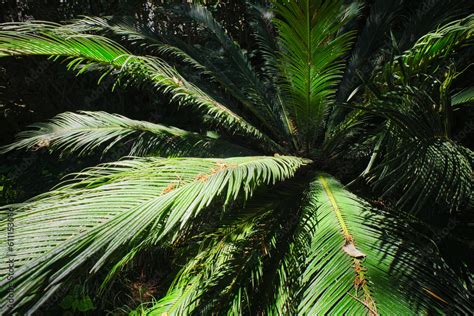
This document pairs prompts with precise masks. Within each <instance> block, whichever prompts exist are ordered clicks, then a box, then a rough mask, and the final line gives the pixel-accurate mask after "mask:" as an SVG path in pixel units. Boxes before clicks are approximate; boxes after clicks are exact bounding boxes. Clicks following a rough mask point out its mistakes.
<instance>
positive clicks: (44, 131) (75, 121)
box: [0, 111, 251, 157]
mask: <svg viewBox="0 0 474 316" xmlns="http://www.w3.org/2000/svg"><path fill="white" fill-rule="evenodd" d="M127 143H129V144H127ZM106 145H107V146H106ZM118 146H121V147H120V148H118V149H117V150H121V151H122V152H123V154H122V155H121V156H126V155H127V154H128V155H132V156H143V155H147V154H154V155H158V156H162V157H163V156H181V157H182V156H190V155H194V156H203V157H209V156H214V157H215V156H220V155H226V154H230V153H232V152H233V153H234V155H235V154H237V153H240V155H241V154H243V153H249V154H250V153H251V151H249V150H245V149H244V148H242V147H239V146H237V145H233V144H230V143H227V142H225V141H221V140H214V139H211V138H208V137H205V136H201V135H199V134H197V133H191V132H188V131H185V130H182V129H179V128H176V127H168V126H164V125H160V124H153V123H149V122H144V121H136V120H131V119H129V118H126V117H124V116H121V115H118V114H109V113H106V112H88V111H82V112H79V113H72V112H65V113H62V114H59V115H57V116H56V117H54V118H52V119H51V120H50V121H49V122H46V123H36V124H33V125H31V126H30V129H29V130H27V131H24V132H20V133H19V134H18V135H17V140H16V141H15V142H14V143H13V144H11V145H7V146H4V147H1V148H0V153H5V152H7V151H11V150H17V149H22V148H26V149H29V150H37V149H40V148H48V149H51V150H52V151H57V152H59V153H60V154H61V155H63V154H64V155H69V154H75V155H78V156H82V155H89V154H92V153H94V152H95V151H97V150H98V149H100V148H103V153H104V154H105V153H106V152H107V151H108V150H110V149H111V148H117V147H118ZM104 147H105V148H104Z"/></svg>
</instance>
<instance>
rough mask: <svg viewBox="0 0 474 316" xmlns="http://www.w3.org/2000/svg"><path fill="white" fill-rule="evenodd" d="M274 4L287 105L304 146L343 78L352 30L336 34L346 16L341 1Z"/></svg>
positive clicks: (317, 130) (314, 135) (317, 128)
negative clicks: (343, 59) (343, 57)
mask: <svg viewBox="0 0 474 316" xmlns="http://www.w3.org/2000/svg"><path fill="white" fill-rule="evenodd" d="M274 3H275V7H276V18H275V20H274V23H275V26H276V29H277V30H278V39H279V43H280V47H281V55H280V69H281V72H282V74H283V77H284V78H285V82H284V85H283V88H284V96H285V97H286V100H285V101H286V102H285V105H286V106H287V107H288V112H289V113H290V114H291V116H292V118H293V119H294V120H295V123H296V128H297V130H298V132H299V134H300V135H301V137H302V139H301V142H302V143H301V144H300V146H302V149H305V150H307V149H308V148H307V147H310V146H312V145H313V144H314V143H315V141H316V139H317V138H318V136H319V134H320V132H321V130H322V127H323V125H324V121H325V116H326V112H327V109H328V105H329V104H330V103H331V101H332V99H333V96H334V93H335V85H336V84H337V83H338V81H339V79H340V78H341V76H342V70H343V67H344V64H343V61H342V60H341V57H342V56H343V54H345V53H346V51H347V50H348V49H349V48H350V43H351V39H352V37H353V36H352V34H353V33H352V32H347V33H342V34H340V33H339V32H340V29H341V27H343V26H344V24H345V23H346V22H347V20H348V19H350V16H349V17H348V16H345V13H347V12H346V11H345V10H344V9H345V8H344V6H343V3H342V1H319V0H299V1H291V2H286V1H275V2H274Z"/></svg>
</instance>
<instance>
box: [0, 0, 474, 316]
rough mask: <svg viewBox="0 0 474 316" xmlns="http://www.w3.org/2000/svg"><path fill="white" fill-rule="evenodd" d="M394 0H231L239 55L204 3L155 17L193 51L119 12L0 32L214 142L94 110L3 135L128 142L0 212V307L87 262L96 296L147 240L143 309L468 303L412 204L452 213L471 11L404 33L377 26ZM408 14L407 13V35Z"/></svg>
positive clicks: (296, 310)
mask: <svg viewBox="0 0 474 316" xmlns="http://www.w3.org/2000/svg"><path fill="white" fill-rule="evenodd" d="M401 3H404V2H403V1H374V2H373V3H372V4H370V5H369V4H367V5H368V6H369V7H368V8H366V7H364V4H363V3H356V2H352V3H349V4H348V3H347V2H346V1H342V0H334V1H324V0H295V1H274V2H271V3H266V4H265V5H264V6H259V5H257V4H256V3H253V2H252V3H250V2H249V3H248V12H247V15H246V18H247V19H248V20H249V21H250V22H249V23H250V25H251V27H252V30H253V32H254V33H253V36H254V38H255V46H256V48H254V49H253V50H252V55H251V56H250V55H249V54H247V52H246V51H245V50H243V49H242V48H241V47H240V46H239V44H238V43H236V42H235V41H234V40H233V39H232V37H231V36H230V35H229V33H227V32H226V30H225V29H224V28H223V26H222V25H221V24H220V23H219V22H218V21H217V20H215V19H214V18H213V16H212V14H211V13H210V11H209V10H208V9H206V7H204V6H194V5H189V6H180V7H172V8H170V10H172V12H173V14H181V15H183V16H186V17H187V18H189V19H190V20H192V21H193V23H195V26H196V27H197V28H198V29H199V30H200V32H201V36H202V37H204V38H206V39H207V40H209V41H210V42H212V43H213V45H209V46H205V45H193V44H192V43H190V42H189V41H187V40H186V39H183V38H180V36H178V35H177V34H178V33H176V32H173V30H169V29H167V27H166V26H162V27H156V28H154V29H147V28H145V27H143V26H142V27H140V26H139V27H135V26H134V25H133V24H131V23H129V22H128V20H126V19H117V18H89V17H87V18H83V19H80V20H76V21H73V22H71V23H69V24H55V23H48V22H38V21H31V22H28V23H7V24H3V25H1V26H0V56H2V57H7V56H33V55H42V56H46V57H48V58H50V59H52V60H55V61H58V62H63V63H65V64H66V67H67V68H68V69H69V70H71V71H73V72H76V73H77V74H78V75H79V74H83V73H85V72H99V73H100V74H101V80H99V83H100V82H101V81H102V79H103V78H104V77H111V78H114V80H115V85H114V88H118V87H126V86H128V85H139V86H141V87H143V89H149V88H151V89H154V90H155V91H156V92H157V97H159V96H164V97H166V98H168V99H169V102H170V105H172V106H179V107H180V109H181V111H182V112H185V111H189V113H192V115H193V116H194V117H195V118H196V119H197V120H199V122H200V124H201V125H202V126H203V129H209V130H214V131H217V135H219V136H218V137H214V136H212V137H211V136H209V135H204V134H201V133H198V132H192V131H187V130H185V129H182V128H178V127H172V126H165V125H162V124H159V122H155V123H152V122H143V121H136V120H132V119H129V118H126V117H123V116H121V115H118V114H109V113H105V112H78V113H70V112H67V113H63V114H60V115H58V116H56V117H54V118H53V119H51V120H50V121H48V122H45V123H38V124H35V125H33V126H31V128H30V129H29V130H27V131H24V132H22V133H20V134H19V135H18V140H17V141H16V142H15V143H13V144H11V145H8V146H5V147H3V150H2V151H3V152H7V151H10V150H14V149H32V150H35V149H39V148H47V149H48V150H50V151H52V152H58V153H60V154H61V155H64V156H66V155H87V154H90V153H93V152H97V151H108V150H111V149H113V148H117V147H120V148H127V149H128V150H129V151H127V152H125V153H124V156H126V157H124V158H123V159H121V160H119V161H117V162H111V163H105V164H100V165H98V166H95V167H91V168H89V169H86V170H83V171H81V172H78V173H76V174H73V175H71V176H70V177H68V178H67V179H66V180H65V181H64V182H62V183H61V184H59V185H57V186H56V187H55V188H53V189H52V190H51V191H49V192H47V193H44V194H42V195H39V196H36V197H34V198H32V199H30V200H28V201H26V202H24V203H19V204H14V205H7V206H4V207H2V208H1V209H0V212H1V213H0V214H1V218H0V225H1V227H2V232H3V233H2V234H3V235H4V236H7V235H8V236H9V237H8V238H6V239H4V238H3V237H2V240H1V245H2V250H1V251H2V255H3V254H5V253H6V254H7V256H6V257H5V258H7V259H6V260H2V261H1V264H0V273H1V275H2V280H1V283H0V285H1V292H0V293H1V297H2V312H3V313H6V312H12V313H14V312H16V313H23V312H25V311H29V312H34V311H36V310H37V309H38V308H40V307H41V306H42V304H44V303H47V302H48V300H49V299H50V298H51V297H52V296H53V295H54V294H55V293H56V292H58V291H60V289H61V288H63V287H64V286H67V285H68V284H70V283H71V282H74V280H75V279H77V277H78V276H80V275H83V274H95V273H96V272H98V271H104V270H105V272H106V274H107V276H106V277H105V278H104V279H103V283H102V287H101V288H100V289H99V290H98V291H97V292H98V294H100V293H101V292H103V291H106V290H107V286H108V284H109V283H110V282H113V280H114V276H116V274H117V273H119V271H120V270H122V269H123V268H124V267H126V266H127V265H128V264H130V263H131V262H133V260H134V259H135V258H136V256H137V255H139V253H140V252H142V251H146V250H147V249H152V248H160V249H167V250H169V251H170V252H171V253H173V260H174V262H175V264H174V267H175V268H176V270H175V275H174V276H173V277H174V281H173V282H172V283H171V285H170V286H169V289H168V291H167V292H166V293H164V295H163V296H162V297H157V298H156V299H155V300H153V301H152V302H150V303H149V304H144V305H143V306H142V307H141V311H142V312H143V313H147V314H152V315H187V314H215V315H221V314H230V315H235V314H245V315H262V314H265V315H267V314H268V315H293V314H301V315H316V314H318V315H325V314H331V315H343V314H347V315H364V314H369V315H378V314H382V315H395V314H396V315H408V314H426V313H435V314H437V313H458V314H462V313H466V314H467V313H469V311H472V308H473V307H472V297H471V296H470V293H469V291H468V290H467V288H468V287H469V286H470V284H468V283H467V281H466V280H465V279H463V278H462V277H461V276H460V275H459V274H457V273H456V271H454V270H453V269H452V268H451V267H450V265H448V264H447V263H446V262H445V261H444V260H443V258H442V256H440V254H439V253H438V252H437V251H436V245H434V246H433V242H432V241H431V240H430V239H429V238H428V237H427V236H425V235H423V234H422V231H424V229H420V227H424V225H425V224H424V223H423V222H421V221H420V220H418V219H417V216H416V215H417V214H418V212H420V210H421V211H424V212H432V214H437V213H451V214H456V213H461V212H463V211H464V210H466V209H467V208H468V207H469V200H470V196H471V183H472V169H471V158H472V152H471V151H470V150H469V149H468V148H466V147H463V146H462V145H461V144H460V142H459V141H458V142H455V141H454V140H452V139H451V138H450V137H451V133H452V128H453V127H452V122H453V114H452V112H453V110H454V109H455V108H459V107H463V106H465V105H466V104H469V103H471V104H472V100H473V93H472V91H473V90H472V88H470V89H469V88H467V89H464V90H462V91H460V89H459V88H457V86H455V85H454V83H455V82H456V78H457V77H458V76H459V75H460V74H461V73H462V72H463V71H465V69H466V65H468V64H469V57H470V54H472V50H471V49H470V47H469V44H470V43H471V42H472V35H473V30H474V15H469V16H466V11H465V10H464V11H462V10H461V11H459V12H458V11H456V12H455V13H453V14H452V15H450V14H446V11H443V12H440V16H438V17H437V16H436V15H435V16H434V17H433V19H435V21H437V24H438V26H436V27H435V28H434V29H433V30H432V31H431V32H430V33H427V34H425V35H423V36H421V37H419V36H418V35H417V36H418V37H416V38H411V39H410V36H407V35H406V34H405V33H404V32H407V30H405V29H403V25H402V26H401V27H400V23H401V22H400V21H399V22H397V24H396V25H397V26H398V29H397V28H394V29H393V30H392V29H391V27H389V25H392V24H390V23H391V19H392V18H391V16H392V15H394V14H395V13H394V12H395V11H396V10H397V9H398V6H399V5H401ZM440 3H441V2H440ZM405 4H406V3H405ZM432 9H433V8H432ZM163 10H164V8H163ZM361 10H364V12H365V16H367V18H366V19H365V22H364V23H365V24H362V25H363V26H362V27H360V26H359V27H357V28H356V25H359V24H360V23H361V22H360V16H364V15H361ZM420 10H421V9H420ZM426 10H428V11H429V8H428V9H426ZM426 10H425V11H423V12H422V13H423V15H426V14H428V13H429V12H428V13H427V12H426ZM433 10H434V9H433ZM436 12H438V11H436ZM467 12H468V11H467ZM414 14H415V15H416V14H419V13H417V12H416V11H415V13H414ZM463 14H464V15H463ZM437 18H438V20H436V19H437ZM416 21H417V20H416V17H411V19H408V22H407V24H408V25H411V27H412V28H413V29H416V27H418V28H417V30H419V29H423V28H422V27H420V26H419V25H417V24H416ZM356 22H357V23H356ZM384 22H386V23H387V25H385V26H384V25H383V24H384ZM430 22H433V20H430ZM420 23H424V22H423V21H422V22H420ZM379 27H385V29H382V31H380V29H379ZM357 30H358V31H357ZM399 39H403V41H402V42H403V45H405V46H406V47H407V48H400V46H399V45H398V43H399V42H400V43H401V41H399ZM366 40H368V41H369V42H366ZM211 47H212V48H211ZM134 52H135V53H134ZM364 59H366V62H361V60H364ZM362 66H364V67H362ZM358 67H360V68H361V69H360V71H359V69H358ZM214 135H216V133H214ZM331 174H333V175H339V176H341V177H343V179H342V180H343V183H344V184H346V185H347V184H348V182H351V183H350V186H351V189H352V190H353V191H354V192H358V194H357V195H356V194H354V193H351V192H350V191H349V189H348V187H347V186H346V185H344V184H343V183H341V181H339V180H338V179H336V177H335V176H333V175H331ZM354 174H356V175H358V174H360V176H358V177H357V178H355V179H352V180H354V181H350V180H351V179H347V177H346V175H354ZM344 177H346V178H344ZM367 184H368V185H367ZM369 188H370V189H371V190H368V189H369ZM374 197H375V198H381V200H380V201H388V202H386V203H382V202H378V203H375V204H374V203H369V200H371V201H373V200H374ZM390 201H391V202H390ZM13 226H14V228H12V227H13ZM7 232H8V234H7ZM433 249H434V251H433ZM428 250H429V251H428ZM156 269H160V267H159V266H157V267H156Z"/></svg>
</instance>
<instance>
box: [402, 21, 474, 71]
mask: <svg viewBox="0 0 474 316" xmlns="http://www.w3.org/2000/svg"><path fill="white" fill-rule="evenodd" d="M473 33H474V14H471V15H469V16H467V17H465V18H463V19H459V20H455V21H452V22H450V23H447V24H445V25H443V26H440V27H439V28H438V29H437V30H435V31H433V32H430V33H428V34H426V35H424V36H423V37H421V38H420V39H419V40H418V41H417V42H416V43H415V45H413V47H412V48H410V49H409V50H407V51H405V52H404V53H403V54H402V56H401V57H402V62H403V63H404V65H405V67H406V68H407V69H408V70H410V71H411V72H413V73H416V72H418V71H422V70H425V69H426V67H428V66H429V65H430V64H431V63H433V62H434V61H435V60H440V59H443V58H446V57H447V56H450V55H451V54H452V53H453V52H454V50H455V49H456V48H458V47H460V46H462V45H463V44H465V43H466V41H470V40H472V36H473Z"/></svg>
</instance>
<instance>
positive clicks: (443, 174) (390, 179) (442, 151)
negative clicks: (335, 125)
mask: <svg viewBox="0 0 474 316" xmlns="http://www.w3.org/2000/svg"><path fill="white" fill-rule="evenodd" d="M433 98H436V95H435V94H431V93H428V92H426V91H423V90H419V89H417V88H415V87H412V86H408V85H407V86H403V87H402V86H398V87H392V89H391V90H390V92H387V93H385V94H384V95H383V96H382V97H381V99H380V100H376V101H374V102H372V103H371V104H370V105H369V106H368V107H367V108H365V110H366V111H370V112H371V113H373V114H375V115H378V116H382V117H384V118H386V119H387V120H388V121H387V122H386V127H385V131H386V132H385V136H384V140H383V142H382V143H381V152H382V153H383V154H382V155H381V156H382V158H380V159H378V160H377V162H376V163H375V167H374V168H373V169H372V170H371V172H370V173H369V175H368V177H369V180H370V181H372V182H373V184H374V186H375V187H376V188H377V189H379V190H380V191H381V192H383V194H384V195H391V196H394V197H395V198H396V199H398V201H399V205H400V206H402V207H404V208H405V207H406V208H408V209H409V210H413V211H419V210H420V209H422V208H423V207H424V206H426V205H433V204H434V203H437V204H438V205H442V206H443V208H444V209H448V210H451V211H454V210H459V209H460V208H462V207H463V206H464V205H466V204H467V203H468V202H469V199H470V196H471V191H472V166H471V161H472V152H471V151H470V150H469V149H467V148H464V147H463V146H461V145H460V144H456V143H455V142H453V141H452V140H450V139H449V135H447V132H446V122H445V116H444V113H443V112H444V110H445V108H446V107H447V105H446V104H445V105H444V106H443V105H440V103H439V102H437V101H436V100H434V99H433Z"/></svg>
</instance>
